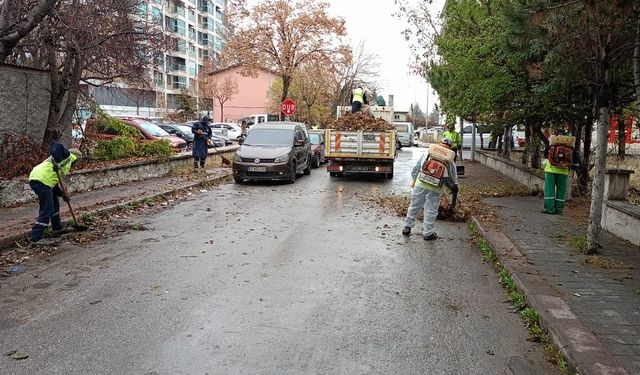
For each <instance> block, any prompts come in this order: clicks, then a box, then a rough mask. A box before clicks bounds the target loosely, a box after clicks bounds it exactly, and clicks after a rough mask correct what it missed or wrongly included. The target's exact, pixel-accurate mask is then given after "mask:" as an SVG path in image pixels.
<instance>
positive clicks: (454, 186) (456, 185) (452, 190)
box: [451, 184, 460, 194]
mask: <svg viewBox="0 0 640 375" xmlns="http://www.w3.org/2000/svg"><path fill="white" fill-rule="evenodd" d="M458 190H460V189H458V184H455V185H453V186H452V187H451V192H452V193H453V194H458Z"/></svg>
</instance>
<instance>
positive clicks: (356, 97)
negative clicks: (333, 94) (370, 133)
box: [351, 86, 369, 113]
mask: <svg viewBox="0 0 640 375" xmlns="http://www.w3.org/2000/svg"><path fill="white" fill-rule="evenodd" d="M363 104H369V101H367V93H365V92H364V90H363V89H362V87H360V86H358V87H356V88H355V89H353V90H352V91H351V113H356V112H360V109H361V108H362V105H363Z"/></svg>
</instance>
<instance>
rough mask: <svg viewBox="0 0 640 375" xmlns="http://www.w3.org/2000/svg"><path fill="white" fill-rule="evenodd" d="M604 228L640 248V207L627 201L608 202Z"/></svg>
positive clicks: (605, 205)
mask: <svg viewBox="0 0 640 375" xmlns="http://www.w3.org/2000/svg"><path fill="white" fill-rule="evenodd" d="M602 210H603V215H602V227H603V228H604V229H605V230H606V231H607V232H609V233H611V234H613V235H615V236H617V237H620V238H622V239H624V240H627V241H629V242H631V243H632V244H634V245H638V246H640V230H638V228H640V207H638V206H635V205H633V204H631V203H629V202H625V201H606V202H605V204H604V207H603V209H602Z"/></svg>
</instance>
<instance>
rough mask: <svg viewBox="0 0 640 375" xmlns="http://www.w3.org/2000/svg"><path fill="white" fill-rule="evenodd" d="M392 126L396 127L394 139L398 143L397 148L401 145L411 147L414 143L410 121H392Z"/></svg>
mask: <svg viewBox="0 0 640 375" xmlns="http://www.w3.org/2000/svg"><path fill="white" fill-rule="evenodd" d="M393 127H394V128H395V129H396V139H397V140H398V144H399V145H400V146H399V147H398V149H400V148H402V147H403V146H406V147H411V146H413V145H414V144H415V141H414V139H413V137H414V134H413V124H412V123H410V122H394V123H393Z"/></svg>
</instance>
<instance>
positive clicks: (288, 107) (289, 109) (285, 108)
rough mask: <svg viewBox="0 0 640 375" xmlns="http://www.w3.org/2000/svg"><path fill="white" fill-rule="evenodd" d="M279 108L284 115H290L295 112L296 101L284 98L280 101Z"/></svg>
mask: <svg viewBox="0 0 640 375" xmlns="http://www.w3.org/2000/svg"><path fill="white" fill-rule="evenodd" d="M280 109H281V110H282V113H284V114H285V115H287V116H291V115H292V114H294V113H296V110H297V109H298V108H297V107H296V102H294V101H293V100H292V99H285V100H284V101H283V102H282V105H281V106H280Z"/></svg>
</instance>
